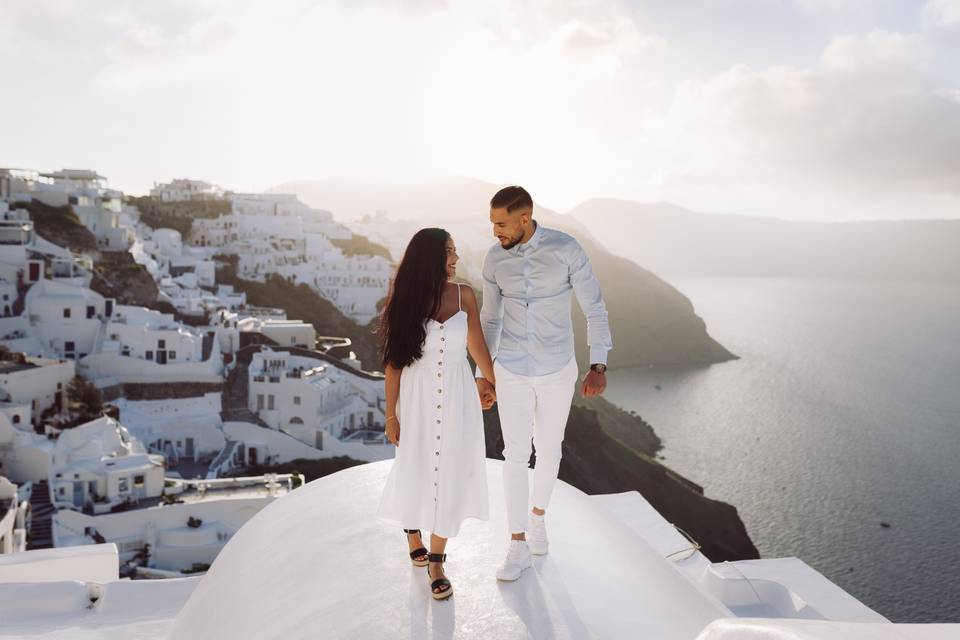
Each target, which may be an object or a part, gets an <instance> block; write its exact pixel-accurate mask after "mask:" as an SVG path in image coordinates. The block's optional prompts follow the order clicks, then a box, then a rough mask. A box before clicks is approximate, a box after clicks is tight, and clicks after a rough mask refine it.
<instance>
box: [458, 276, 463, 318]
mask: <svg viewBox="0 0 960 640" xmlns="http://www.w3.org/2000/svg"><path fill="white" fill-rule="evenodd" d="M457 311H463V305H462V304H460V283H459V282H458V283H457Z"/></svg>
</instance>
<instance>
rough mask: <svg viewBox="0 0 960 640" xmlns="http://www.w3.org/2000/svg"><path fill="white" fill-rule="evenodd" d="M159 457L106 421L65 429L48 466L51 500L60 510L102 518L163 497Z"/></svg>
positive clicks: (116, 425) (161, 470)
mask: <svg viewBox="0 0 960 640" xmlns="http://www.w3.org/2000/svg"><path fill="white" fill-rule="evenodd" d="M164 471H165V466H164V458H163V456H162V455H158V454H152V453H147V450H146V448H145V447H144V446H143V444H142V443H141V442H140V441H139V440H137V439H136V438H134V437H132V436H131V435H130V432H129V431H127V430H126V429H125V428H124V427H123V426H122V425H121V424H120V423H119V422H117V421H116V420H114V419H113V418H109V417H107V416H104V417H101V418H97V419H96V420H92V421H90V422H87V423H86V424H82V425H79V426H77V427H73V428H72V429H64V430H63V431H61V432H60V436H59V437H58V438H57V440H56V444H55V445H54V449H53V457H52V459H51V463H50V479H49V487H50V501H51V503H52V504H53V505H54V506H55V507H57V508H59V509H76V510H83V509H86V510H87V511H89V512H90V513H105V512H109V511H110V509H111V508H113V507H116V506H117V505H120V504H124V503H131V504H136V503H138V502H139V501H140V500H145V499H147V498H154V497H158V496H159V495H160V494H161V493H163V478H164Z"/></svg>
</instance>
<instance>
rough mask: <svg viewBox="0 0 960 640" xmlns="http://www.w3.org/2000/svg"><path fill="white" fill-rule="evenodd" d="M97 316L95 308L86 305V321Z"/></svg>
mask: <svg viewBox="0 0 960 640" xmlns="http://www.w3.org/2000/svg"><path fill="white" fill-rule="evenodd" d="M95 315H97V308H96V307H95V306H93V305H92V304H88V305H87V319H88V320H89V319H90V318H92V317H93V316H95Z"/></svg>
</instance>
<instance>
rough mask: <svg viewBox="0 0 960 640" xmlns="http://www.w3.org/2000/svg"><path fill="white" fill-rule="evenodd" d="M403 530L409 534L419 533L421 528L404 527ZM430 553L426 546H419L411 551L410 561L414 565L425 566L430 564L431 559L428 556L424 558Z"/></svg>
mask: <svg viewBox="0 0 960 640" xmlns="http://www.w3.org/2000/svg"><path fill="white" fill-rule="evenodd" d="M403 532H404V533H408V534H409V533H416V534H419V533H420V529H404V530H403ZM428 555H430V554H428V553H427V550H426V549H425V548H423V547H419V548H417V549H414V550H413V551H411V552H410V562H412V563H413V566H415V567H425V566H427V565H428V564H430V563H429V561H428V560H427V559H426V558H424V556H428ZM418 558H419V559H418Z"/></svg>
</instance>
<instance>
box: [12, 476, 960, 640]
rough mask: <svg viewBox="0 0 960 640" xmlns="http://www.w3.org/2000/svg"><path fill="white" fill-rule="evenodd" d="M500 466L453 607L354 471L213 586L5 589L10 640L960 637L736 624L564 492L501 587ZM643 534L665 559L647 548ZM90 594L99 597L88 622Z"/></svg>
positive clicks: (271, 514) (232, 548)
mask: <svg viewBox="0 0 960 640" xmlns="http://www.w3.org/2000/svg"><path fill="white" fill-rule="evenodd" d="M501 464H502V463H500V462H497V461H488V465H487V477H488V483H489V489H490V500H491V510H490V511H491V518H492V519H491V521H489V522H478V521H468V522H467V523H465V525H464V526H463V527H462V528H461V535H460V536H459V537H458V538H456V539H454V540H451V542H450V544H449V545H448V549H447V552H448V554H449V561H448V563H447V573H448V575H449V577H450V579H451V580H452V582H453V584H454V588H455V590H456V591H455V594H454V596H453V597H452V598H451V599H450V600H448V601H445V602H436V601H434V600H433V599H432V598H431V597H430V595H429V589H428V586H427V579H426V574H425V570H424V569H422V568H415V567H413V566H411V564H410V561H409V560H408V558H407V554H406V542H405V538H404V536H403V534H402V532H401V531H400V530H399V529H397V528H396V527H393V526H390V525H387V524H384V523H382V522H380V521H378V520H377V519H376V518H375V517H374V513H375V511H376V508H377V505H378V502H379V499H380V494H381V490H382V486H383V482H384V479H385V477H386V474H387V472H388V471H389V468H390V462H389V461H387V462H381V463H373V464H367V465H362V466H358V467H353V468H350V469H346V470H344V471H341V472H339V473H336V474H333V475H331V476H327V477H325V478H321V479H319V480H316V481H314V482H311V483H309V484H307V485H306V486H304V487H302V488H300V489H297V490H295V491H293V492H292V493H290V494H289V495H287V496H285V497H284V498H283V499H280V500H275V501H274V502H272V503H270V504H269V505H268V506H267V507H265V508H264V509H263V510H261V511H260V512H258V513H257V514H256V515H255V516H254V517H253V518H251V519H250V520H249V521H248V522H247V523H246V524H245V525H244V526H243V527H242V528H241V529H240V530H239V531H238V532H237V533H236V534H235V535H234V536H233V538H232V539H231V540H230V542H229V543H228V544H227V545H226V547H224V549H223V550H222V551H221V552H220V554H219V556H218V557H217V559H216V560H215V561H214V563H213V566H212V567H211V568H210V570H209V572H208V573H207V574H206V575H204V576H203V577H202V578H189V579H178V580H152V581H133V582H130V581H112V582H108V583H107V584H106V585H104V586H103V587H100V585H97V584H94V583H91V582H87V583H83V582H77V581H73V582H71V581H62V580H61V581H59V582H47V583H44V584H39V583H36V584H23V583H22V584H16V583H13V584H11V583H7V584H4V583H2V582H0V619H2V620H3V622H4V623H3V625H0V638H14V637H50V638H53V637H56V638H58V639H63V640H77V639H84V640H86V639H87V638H131V639H133V640H147V639H150V640H161V639H165V640H172V639H180V638H202V639H203V640H219V639H221V638H222V639H228V638H229V639H231V640H232V639H234V638H244V639H245V640H258V639H261V638H262V639H267V638H271V639H272V638H284V639H287V640H295V639H299V638H303V639H307V638H310V639H315V638H363V639H368V638H369V639H376V638H435V637H439V638H484V639H487V638H495V639H499V638H655V639H671V638H683V639H685V640H693V639H697V640H729V639H736V640H788V639H789V640H807V639H811V640H812V639H814V638H818V639H819V638H824V639H836V640H840V639H844V640H846V639H854V640H859V639H863V640H866V639H867V638H871V639H873V638H877V639H888V638H889V639H891V640H892V639H893V638H897V639H898V640H910V639H927V638H929V639H931V640H933V639H945V638H954V637H958V630H960V626H958V625H899V624H890V623H887V622H849V621H844V622H840V621H835V620H824V619H819V620H809V619H807V620H798V619H776V618H770V617H763V618H761V617H741V618H737V617H735V615H734V614H733V613H732V612H731V610H730V609H729V608H728V607H727V606H726V605H725V604H723V603H721V601H720V599H718V598H716V597H714V595H712V594H711V593H710V592H709V590H705V589H703V588H700V587H698V585H697V582H696V581H695V580H693V579H691V577H690V576H687V575H685V574H684V573H683V571H681V570H679V569H678V568H677V565H676V564H675V563H674V562H672V561H671V560H668V559H666V558H665V557H664V552H665V551H666V552H668V553H669V552H670V551H671V550H672V549H671V544H670V543H671V538H670V536H668V535H667V533H668V532H667V531H665V530H663V529H662V527H661V524H662V523H658V522H656V521H655V520H654V519H652V518H649V517H648V516H649V514H641V516H640V517H636V518H631V517H630V513H631V512H630V510H629V509H627V508H626V507H627V506H628V505H629V503H631V502H633V503H634V506H637V505H638V504H639V503H636V501H635V500H632V499H628V498H617V499H613V500H597V499H594V498H591V497H588V496H586V495H585V494H583V493H582V492H580V491H578V490H577V489H575V488H573V487H571V486H569V485H566V484H564V483H562V482H561V483H558V485H557V489H556V493H555V494H554V499H553V502H551V507H550V513H549V516H548V518H549V526H550V532H551V551H550V555H549V556H546V557H542V558H537V559H536V560H535V561H534V567H533V569H532V570H530V571H528V572H526V573H525V575H524V576H522V577H521V579H520V580H518V581H517V582H514V583H500V582H497V581H496V579H495V578H494V572H495V570H496V565H497V563H498V561H499V560H500V559H501V558H502V555H503V552H504V549H505V547H506V539H507V535H506V525H505V522H504V518H503V487H502V484H501V471H502V467H501ZM604 502H607V503H608V504H610V505H611V506H613V507H615V509H614V510H610V509H608V508H606V506H604ZM614 511H616V512H618V513H615V512H614ZM622 516H627V518H626V521H625V520H623V519H621V517H622ZM657 530H659V533H657ZM644 532H652V535H654V536H655V537H656V538H657V541H656V543H655V544H648V543H647V542H646V541H645V539H644V537H643V535H645V534H644ZM672 542H678V543H680V544H681V546H682V545H683V544H684V543H683V541H682V538H680V539H678V538H673V539H672ZM27 553H30V552H27ZM730 564H734V563H730ZM714 566H718V565H714ZM719 566H727V565H726V564H724V565H719ZM93 592H97V593H99V595H100V597H99V599H97V602H96V604H95V605H93V606H92V607H91V606H89V602H90V600H89V598H88V597H87V596H88V595H89V594H90V593H93ZM29 603H34V604H32V605H30V606H27V604H29ZM38 607H39V608H42V612H41V611H38V610H37V609H38Z"/></svg>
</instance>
